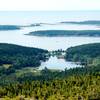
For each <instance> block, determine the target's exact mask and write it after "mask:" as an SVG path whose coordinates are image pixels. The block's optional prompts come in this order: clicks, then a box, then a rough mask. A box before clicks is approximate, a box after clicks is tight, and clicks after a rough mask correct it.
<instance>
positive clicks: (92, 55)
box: [65, 43, 100, 65]
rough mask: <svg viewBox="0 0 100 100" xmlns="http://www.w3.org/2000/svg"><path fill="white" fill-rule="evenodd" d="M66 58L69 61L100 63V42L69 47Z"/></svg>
mask: <svg viewBox="0 0 100 100" xmlns="http://www.w3.org/2000/svg"><path fill="white" fill-rule="evenodd" d="M65 58H66V59H67V60H69V61H76V62H77V61H78V62H82V63H86V64H94V65H95V64H100V43H93V44H85V45H80V46H75V47H71V48H68V49H67V51H66V57H65Z"/></svg>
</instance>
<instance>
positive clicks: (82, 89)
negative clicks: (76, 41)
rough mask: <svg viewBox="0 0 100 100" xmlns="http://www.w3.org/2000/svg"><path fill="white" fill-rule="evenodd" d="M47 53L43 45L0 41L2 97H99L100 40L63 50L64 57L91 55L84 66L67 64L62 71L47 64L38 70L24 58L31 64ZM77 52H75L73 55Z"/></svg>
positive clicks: (22, 99) (38, 99)
mask: <svg viewBox="0 0 100 100" xmlns="http://www.w3.org/2000/svg"><path fill="white" fill-rule="evenodd" d="M46 53H48V51H46V50H42V49H36V48H28V47H22V46H17V45H11V44H0V56H1V57H0V59H1V61H0V62H1V65H0V99H1V100H30V99H32V100H99V99H100V62H99V61H98V60H99V58H100V43H95V44H87V45H81V46H76V47H71V48H69V49H68V50H67V51H66V60H71V61H82V60H83V61H90V60H89V59H91V61H92V63H91V64H90V63H89V64H84V66H83V67H79V68H78V67H77V68H73V69H67V68H66V69H65V70H64V71H59V70H49V69H47V68H45V69H43V70H37V69H31V68H33V67H35V66H30V67H28V64H26V63H27V62H29V64H31V63H32V62H34V61H35V62H37V61H38V62H39V61H40V60H46V58H45V56H44V55H45V54H46ZM76 54H77V56H75V55H76ZM73 56H75V57H78V58H79V59H76V58H75V57H74V59H73ZM27 57H30V58H27ZM80 57H81V60H80ZM6 58H7V59H6ZM33 58H34V59H33ZM19 59H20V60H19ZM24 59H27V60H24ZM30 59H31V60H30ZM7 60H8V61H7ZM3 61H4V62H3ZM6 61H7V62H6ZM20 61H21V63H20V64H21V65H20V64H18V66H19V67H14V66H15V65H14V64H15V63H19V62H20ZM94 61H95V63H94ZM22 62H23V63H22ZM24 62H25V63H24ZM5 64H6V66H5ZM9 65H12V66H9ZM24 65H25V66H24ZM26 65H27V66H26ZM20 67H21V68H20ZM11 68H14V70H11ZM29 69H30V70H29Z"/></svg>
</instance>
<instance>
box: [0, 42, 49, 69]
mask: <svg viewBox="0 0 100 100" xmlns="http://www.w3.org/2000/svg"><path fill="white" fill-rule="evenodd" d="M46 53H48V51H47V50H42V49H37V48H30V47H23V46H18V45H13V44H4V43H1V44H0V65H1V66H3V65H8V67H9V68H7V69H9V70H10V68H11V69H21V68H23V67H38V66H39V65H40V64H41V61H45V60H46V56H45V54H46Z"/></svg>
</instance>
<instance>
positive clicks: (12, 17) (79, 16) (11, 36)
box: [0, 11, 100, 69]
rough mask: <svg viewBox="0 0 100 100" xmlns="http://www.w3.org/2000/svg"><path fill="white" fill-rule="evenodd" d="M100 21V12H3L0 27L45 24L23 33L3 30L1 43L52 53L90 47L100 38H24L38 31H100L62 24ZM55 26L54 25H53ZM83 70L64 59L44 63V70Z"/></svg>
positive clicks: (90, 26)
mask: <svg viewBox="0 0 100 100" xmlns="http://www.w3.org/2000/svg"><path fill="white" fill-rule="evenodd" d="M81 20H100V12H99V11H95V12H92V11H91V12H89V11H86V12H85V11H83V12H0V24H1V25H2V24H5V25H9V24H10V25H11V24H12V25H30V24H34V23H49V24H42V25H41V26H36V27H23V28H22V29H21V30H13V31H0V43H11V44H18V45H22V46H28V47H36V48H42V49H47V50H49V51H52V50H57V49H63V50H66V49H67V48H69V47H72V46H77V45H82V44H88V43H100V37H37V36H29V35H24V34H28V33H29V32H32V31H38V30H100V27H99V26H94V25H75V24H60V23H58V22H62V21H81ZM51 23H52V24H51ZM77 66H78V67H79V65H76V64H75V63H72V62H66V61H65V60H64V59H57V58H56V57H50V59H49V60H48V61H47V62H43V63H42V64H41V67H40V69H42V68H44V67H47V68H50V69H65V68H66V67H67V68H73V67H77Z"/></svg>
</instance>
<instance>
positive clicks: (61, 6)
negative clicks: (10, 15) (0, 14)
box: [0, 0, 100, 11]
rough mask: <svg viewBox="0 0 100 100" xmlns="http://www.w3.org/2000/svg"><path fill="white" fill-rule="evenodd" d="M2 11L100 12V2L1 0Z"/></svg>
mask: <svg viewBox="0 0 100 100" xmlns="http://www.w3.org/2000/svg"><path fill="white" fill-rule="evenodd" d="M0 10H1V11H2V10H27V11H28V10H56V11H57V10H58V11H59V10H100V0H0Z"/></svg>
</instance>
